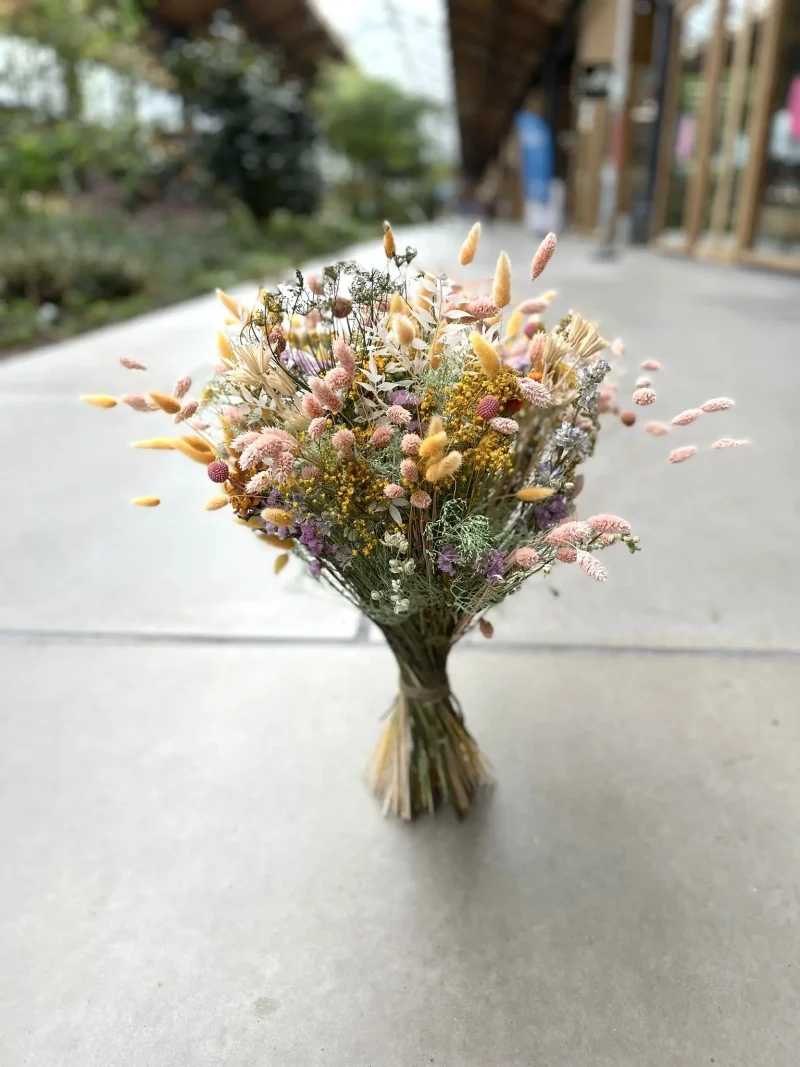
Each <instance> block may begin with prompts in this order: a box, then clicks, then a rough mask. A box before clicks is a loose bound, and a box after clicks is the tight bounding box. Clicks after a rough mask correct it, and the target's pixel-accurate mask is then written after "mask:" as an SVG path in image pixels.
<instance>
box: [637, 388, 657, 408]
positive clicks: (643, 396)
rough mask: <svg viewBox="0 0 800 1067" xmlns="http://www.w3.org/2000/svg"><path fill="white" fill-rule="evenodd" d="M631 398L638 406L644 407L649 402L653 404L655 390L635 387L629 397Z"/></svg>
mask: <svg viewBox="0 0 800 1067" xmlns="http://www.w3.org/2000/svg"><path fill="white" fill-rule="evenodd" d="M631 400H632V401H633V402H634V404H638V405H639V407H640V408H646V407H648V406H649V405H650V404H655V402H656V391H655V389H637V390H636V391H635V392H634V394H633V396H632V397H631Z"/></svg>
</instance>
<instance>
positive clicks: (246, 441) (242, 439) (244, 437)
mask: <svg viewBox="0 0 800 1067" xmlns="http://www.w3.org/2000/svg"><path fill="white" fill-rule="evenodd" d="M258 436H259V435H258V434H257V433H256V431H255V430H248V431H247V433H240V434H239V436H238V437H234V439H233V440H232V441H231V443H230V449H231V451H232V452H241V451H243V450H244V449H245V448H248V447H249V446H250V445H252V443H253V441H255V440H257V438H258Z"/></svg>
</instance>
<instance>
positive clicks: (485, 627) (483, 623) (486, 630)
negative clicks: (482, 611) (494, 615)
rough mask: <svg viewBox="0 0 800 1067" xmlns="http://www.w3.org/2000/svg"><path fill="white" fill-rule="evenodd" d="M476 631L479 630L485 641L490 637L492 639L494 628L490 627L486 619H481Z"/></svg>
mask: <svg viewBox="0 0 800 1067" xmlns="http://www.w3.org/2000/svg"><path fill="white" fill-rule="evenodd" d="M478 629H479V630H480V632H481V634H482V636H483V637H485V638H486V639H487V640H488V639H489V638H491V637H494V626H492V624H491V623H490V622H489V620H488V619H481V620H480V622H479V623H478Z"/></svg>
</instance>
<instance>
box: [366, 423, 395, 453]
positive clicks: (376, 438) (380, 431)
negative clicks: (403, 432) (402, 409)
mask: <svg viewBox="0 0 800 1067" xmlns="http://www.w3.org/2000/svg"><path fill="white" fill-rule="evenodd" d="M393 433H394V426H376V427H375V429H374V430H373V432H372V437H371V441H372V443H373V445H375V447H376V448H385V447H386V445H388V444H389V442H390V441H391V439H392V434H393Z"/></svg>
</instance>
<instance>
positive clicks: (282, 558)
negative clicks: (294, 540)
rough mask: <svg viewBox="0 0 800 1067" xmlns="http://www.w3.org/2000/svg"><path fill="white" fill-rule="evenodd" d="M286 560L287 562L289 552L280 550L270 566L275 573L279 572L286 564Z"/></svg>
mask: <svg viewBox="0 0 800 1067" xmlns="http://www.w3.org/2000/svg"><path fill="white" fill-rule="evenodd" d="M288 562H289V553H288V552H282V553H281V554H280V555H279V556H278V557H277V558H276V560H275V564H274V566H273V568H272V569H273V571H274V572H275V573H276V574H280V573H281V571H282V570H283V568H284V567H285V566H286V564H287V563H288Z"/></svg>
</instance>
